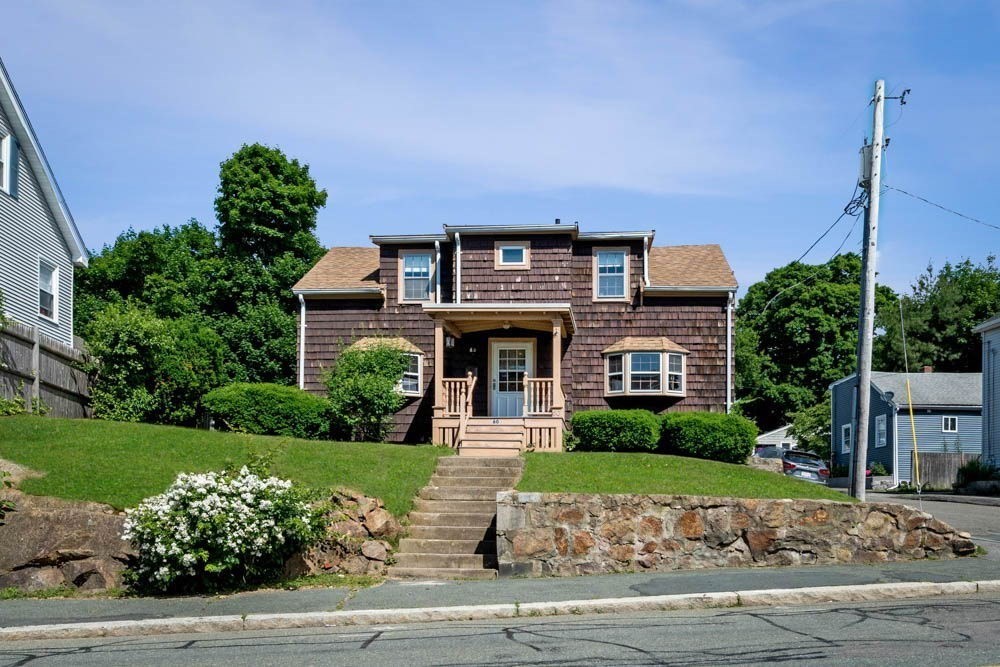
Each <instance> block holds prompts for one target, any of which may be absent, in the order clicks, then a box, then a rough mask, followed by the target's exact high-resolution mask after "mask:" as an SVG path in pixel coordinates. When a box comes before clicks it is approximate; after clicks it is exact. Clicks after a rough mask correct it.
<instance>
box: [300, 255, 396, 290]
mask: <svg viewBox="0 0 1000 667" xmlns="http://www.w3.org/2000/svg"><path fill="white" fill-rule="evenodd" d="M378 265H379V249H378V248H330V250H328V251H327V253H326V254H325V255H323V257H322V258H321V259H320V260H319V261H318V262H316V265H315V266H313V267H312V268H311V269H309V272H308V273H306V275H304V276H302V279H301V280H299V282H297V283H295V286H294V287H292V291H293V292H295V293H296V294H309V293H320V292H335V291H338V290H340V291H345V292H346V291H351V290H353V291H357V290H375V291H379V290H381V288H380V287H379V282H378Z"/></svg>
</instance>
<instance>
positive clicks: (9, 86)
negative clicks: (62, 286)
mask: <svg viewBox="0 0 1000 667" xmlns="http://www.w3.org/2000/svg"><path fill="white" fill-rule="evenodd" d="M0 108H2V109H3V111H4V114H6V116H7V117H8V118H9V119H10V123H11V126H12V130H13V132H14V136H15V137H17V139H18V143H19V144H20V148H21V152H23V153H24V157H25V159H26V160H27V161H28V164H29V165H30V166H31V170H32V171H33V172H34V174H35V178H36V179H37V180H38V185H39V187H40V188H41V190H42V196H43V197H44V198H45V202H46V203H47V204H48V206H49V210H50V211H51V213H52V216H53V217H54V218H55V221H56V225H57V226H58V227H59V231H60V232H61V233H62V236H63V239H64V240H65V242H66V247H67V248H69V252H70V254H71V255H72V259H73V264H75V265H76V266H81V267H83V266H87V263H88V262H89V260H90V253H88V252H87V247H86V246H85V245H84V243H83V238H82V237H81V236H80V230H79V229H77V227H76V222H75V221H74V220H73V215H72V214H71V213H70V212H69V207H68V206H67V205H66V200H65V199H64V198H63V195H62V192H61V191H60V190H59V184H58V183H57V182H56V178H55V175H53V173H52V169H51V167H49V162H48V160H47V159H46V158H45V153H44V152H43V151H42V145H41V144H40V143H39V141H38V137H37V136H36V135H35V131H34V129H32V127H31V121H29V120H28V115H27V114H26V113H25V111H24V107H23V106H22V105H21V101H20V99H19V98H18V96H17V91H16V90H14V84H13V83H11V80H10V76H9V75H8V74H7V69H6V67H4V64H3V60H0Z"/></svg>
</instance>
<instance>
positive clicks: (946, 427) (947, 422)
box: [941, 417, 958, 433]
mask: <svg viewBox="0 0 1000 667" xmlns="http://www.w3.org/2000/svg"><path fill="white" fill-rule="evenodd" d="M941 432H942V433H958V417H941Z"/></svg>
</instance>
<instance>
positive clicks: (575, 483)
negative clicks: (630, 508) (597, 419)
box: [517, 452, 851, 500]
mask: <svg viewBox="0 0 1000 667" xmlns="http://www.w3.org/2000/svg"><path fill="white" fill-rule="evenodd" d="M526 458H527V460H526V462H525V466H524V476H523V477H522V478H521V482H520V483H519V484H518V485H517V488H518V490H519V491H543V492H569V493H637V494H667V495H698V496H732V497H736V498H826V499H830V500H851V499H850V498H848V496H847V495H845V494H843V493H840V492H839V491H835V490H833V489H829V488H827V487H826V486H823V485H820V484H810V483H809V482H803V481H800V480H796V479H791V478H789V477H785V476H784V475H776V474H775V473H772V472H765V471H763V470H755V469H753V468H748V467H747V466H740V465H731V464H728V463H717V462H715V461H704V460H701V459H692V458H685V457H682V456H666V455H663V454H621V453H607V452H570V453H566V454H540V453H539V454H528V455H527V456H526Z"/></svg>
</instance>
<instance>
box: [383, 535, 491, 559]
mask: <svg viewBox="0 0 1000 667" xmlns="http://www.w3.org/2000/svg"><path fill="white" fill-rule="evenodd" d="M496 552H497V543H496V542H495V541H492V540H491V541H489V542H486V541H484V540H427V539H419V538H415V537H404V538H403V539H401V540H400V541H399V549H398V550H397V551H396V554H397V556H398V555H399V554H405V553H415V554H491V555H495V554H496Z"/></svg>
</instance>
